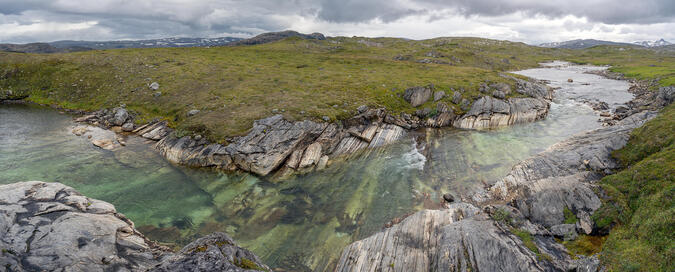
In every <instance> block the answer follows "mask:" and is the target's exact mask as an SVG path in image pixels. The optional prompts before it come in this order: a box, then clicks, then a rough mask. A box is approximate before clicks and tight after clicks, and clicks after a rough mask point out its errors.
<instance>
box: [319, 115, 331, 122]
mask: <svg viewBox="0 0 675 272" xmlns="http://www.w3.org/2000/svg"><path fill="white" fill-rule="evenodd" d="M321 119H323V120H324V121H326V122H330V117H328V116H325V115H324V116H322V117H321Z"/></svg>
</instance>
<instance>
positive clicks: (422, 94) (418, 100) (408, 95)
mask: <svg viewBox="0 0 675 272" xmlns="http://www.w3.org/2000/svg"><path fill="white" fill-rule="evenodd" d="M432 92H433V91H432V90H431V87H413V88H408V89H406V90H405V93H404V94H403V99H405V101H408V103H410V105H411V106H413V107H417V106H419V105H422V104H424V103H426V102H427V101H428V100H429V98H431V94H432Z"/></svg>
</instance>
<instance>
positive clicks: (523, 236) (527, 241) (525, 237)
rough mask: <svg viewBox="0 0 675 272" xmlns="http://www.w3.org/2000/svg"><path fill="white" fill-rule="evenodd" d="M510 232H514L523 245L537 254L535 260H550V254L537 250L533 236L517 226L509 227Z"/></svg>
mask: <svg viewBox="0 0 675 272" xmlns="http://www.w3.org/2000/svg"><path fill="white" fill-rule="evenodd" d="M511 233H513V234H515V235H516V236H518V238H520V240H521V241H523V245H525V247H526V248H527V249H529V250H530V251H532V252H533V253H534V254H535V255H536V256H537V260H540V261H549V262H550V261H551V260H552V258H551V256H549V255H548V254H546V253H542V252H541V251H539V247H537V244H536V243H535V242H534V237H532V235H531V234H530V233H529V232H527V231H525V230H521V229H518V228H511Z"/></svg>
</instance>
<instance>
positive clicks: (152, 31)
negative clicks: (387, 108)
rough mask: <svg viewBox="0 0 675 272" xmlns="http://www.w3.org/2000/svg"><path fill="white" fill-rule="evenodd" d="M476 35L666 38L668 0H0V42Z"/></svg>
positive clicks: (673, 36) (671, 23)
mask: <svg viewBox="0 0 675 272" xmlns="http://www.w3.org/2000/svg"><path fill="white" fill-rule="evenodd" d="M287 29H292V30H297V31H300V32H321V33H324V34H326V35H329V36H354V35H356V36H368V37H381V36H388V37H405V38H411V39H426V38H434V37H439V36H476V37H485V38H494V39H504V40H512V41H523V42H527V43H530V44H537V43H541V42H549V41H565V40H570V39H580V38H581V39H586V38H593V39H604V40H614V41H623V42H633V41H637V40H656V39H659V38H665V39H666V40H669V41H671V42H675V0H631V1H624V0H618V1H617V0H614V1H612V0H556V1H552V0H510V1H497V0H0V43H26V42H45V41H55V40H65V39H68V40H119V39H149V38H164V37H222V36H235V37H249V36H252V35H255V34H260V33H262V32H269V31H280V30H287Z"/></svg>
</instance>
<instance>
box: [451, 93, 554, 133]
mask: <svg viewBox="0 0 675 272" xmlns="http://www.w3.org/2000/svg"><path fill="white" fill-rule="evenodd" d="M548 109H549V101H547V100H545V99H540V98H510V99H508V100H507V101H504V100H501V99H497V98H494V97H490V96H484V97H482V98H480V99H478V100H477V101H476V102H474V103H473V105H472V106H471V110H469V112H467V113H466V114H464V115H463V116H462V117H460V118H459V119H457V120H455V121H454V123H453V125H454V126H455V127H457V128H464V129H482V128H496V127H503V126H509V125H513V124H518V123H529V122H533V121H536V120H539V119H542V118H544V117H546V114H548Z"/></svg>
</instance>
